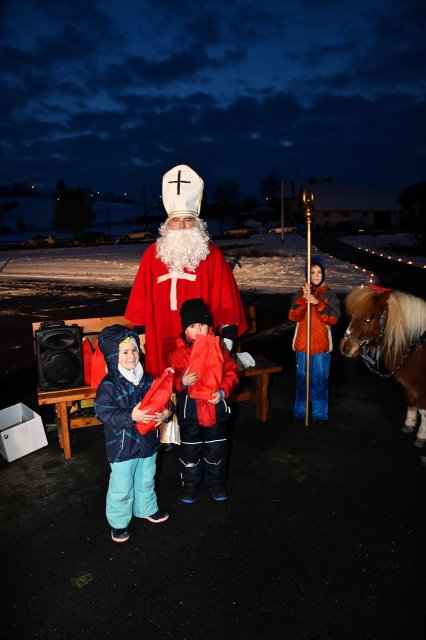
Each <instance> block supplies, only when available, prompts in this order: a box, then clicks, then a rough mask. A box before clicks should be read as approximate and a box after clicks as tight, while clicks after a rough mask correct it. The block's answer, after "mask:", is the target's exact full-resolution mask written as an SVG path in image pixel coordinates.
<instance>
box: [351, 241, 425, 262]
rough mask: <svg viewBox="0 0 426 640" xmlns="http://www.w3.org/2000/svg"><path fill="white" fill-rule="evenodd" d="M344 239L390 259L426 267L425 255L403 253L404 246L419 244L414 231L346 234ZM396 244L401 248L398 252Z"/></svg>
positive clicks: (359, 247)
mask: <svg viewBox="0 0 426 640" xmlns="http://www.w3.org/2000/svg"><path fill="white" fill-rule="evenodd" d="M344 241H345V242H346V243H347V244H350V245H352V246H353V247H357V248H358V249H362V250H363V251H368V252H370V253H374V254H377V255H379V256H382V257H386V258H388V259H389V260H396V261H397V262H405V263H407V264H413V265H415V266H417V267H422V268H424V269H426V259H425V257H424V256H409V255H404V253H403V250H404V247H409V246H412V245H415V244H417V239H416V236H415V235H414V234H412V233H396V234H388V235H381V236H346V237H345V238H344ZM396 245H397V246H398V249H399V250H398V253H396V252H395V250H394V247H395V246H396Z"/></svg>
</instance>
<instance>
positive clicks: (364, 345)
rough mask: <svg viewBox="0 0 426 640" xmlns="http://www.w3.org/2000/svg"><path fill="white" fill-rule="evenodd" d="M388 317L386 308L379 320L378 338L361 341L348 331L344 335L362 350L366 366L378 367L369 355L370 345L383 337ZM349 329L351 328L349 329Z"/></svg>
mask: <svg viewBox="0 0 426 640" xmlns="http://www.w3.org/2000/svg"><path fill="white" fill-rule="evenodd" d="M386 315H387V309H386V307H385V308H384V309H383V310H382V313H381V314H380V318H379V333H378V334H377V335H376V336H369V337H368V338H364V339H363V340H360V339H359V338H356V337H355V336H353V335H352V334H351V333H350V331H346V332H345V334H344V336H343V337H344V338H348V339H349V340H350V341H351V342H354V343H355V344H357V345H358V346H359V347H360V349H361V358H362V359H363V360H364V361H365V363H366V364H370V365H372V366H376V365H377V361H376V360H375V359H374V358H372V357H371V355H370V354H369V353H368V345H369V344H370V343H371V342H373V341H374V340H378V339H379V338H381V337H382V335H383V331H384V329H385V322H386ZM348 329H349V327H348Z"/></svg>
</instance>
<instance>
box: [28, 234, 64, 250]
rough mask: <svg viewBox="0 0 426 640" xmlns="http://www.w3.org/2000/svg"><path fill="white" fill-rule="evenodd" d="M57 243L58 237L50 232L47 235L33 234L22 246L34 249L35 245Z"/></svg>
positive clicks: (42, 245)
mask: <svg viewBox="0 0 426 640" xmlns="http://www.w3.org/2000/svg"><path fill="white" fill-rule="evenodd" d="M55 244H56V238H54V237H53V236H51V235H50V234H48V235H46V236H33V237H32V238H30V239H29V240H24V242H23V243H22V246H23V247H25V248H26V249H32V248H35V247H53V246H54V245H55Z"/></svg>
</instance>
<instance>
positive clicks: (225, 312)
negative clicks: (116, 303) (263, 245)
mask: <svg viewBox="0 0 426 640" xmlns="http://www.w3.org/2000/svg"><path fill="white" fill-rule="evenodd" d="M209 249H210V253H209V255H208V256H207V258H206V259H205V260H202V261H201V262H200V264H199V265H198V267H197V269H196V271H195V272H190V271H188V270H187V269H185V270H184V278H180V277H178V279H177V280H175V281H174V280H173V279H172V277H171V275H170V273H169V270H168V268H167V267H166V265H165V264H164V263H163V262H162V261H161V260H160V259H159V258H156V255H155V254H156V250H157V246H156V243H154V244H152V245H150V246H149V247H148V248H147V250H146V251H145V253H144V255H143V256H142V260H141V262H140V265H139V270H138V272H137V274H136V278H135V281H134V283H133V287H132V290H131V292H130V297H129V301H128V303H127V308H126V312H125V316H126V318H127V319H128V320H130V322H132V323H133V324H134V325H139V326H145V332H146V343H145V350H146V354H145V370H146V371H148V372H149V373H151V374H152V375H153V376H159V375H161V373H162V372H163V371H164V369H165V368H166V367H167V366H168V364H167V363H168V359H169V356H170V353H171V352H172V351H173V350H174V347H175V342H176V338H177V337H178V336H179V335H180V334H181V333H182V325H181V322H180V315H179V310H180V307H181V305H182V303H183V302H185V300H189V299H190V298H202V299H203V301H204V303H205V304H206V305H207V306H208V308H209V310H210V313H211V314H212V317H213V328H214V330H215V332H217V333H219V334H220V326H221V325H225V324H234V325H235V324H236V325H238V335H241V334H242V333H243V332H244V331H245V330H246V329H247V323H246V317H245V312H244V307H243V304H242V301H241V296H240V292H239V290H238V287H237V283H236V282H235V278H234V276H233V274H232V271H231V269H230V268H229V266H228V263H227V262H226V260H225V258H224V255H223V253H222V252H221V251H220V249H218V248H217V247H216V246H215V245H214V244H212V243H209ZM159 279H160V281H159Z"/></svg>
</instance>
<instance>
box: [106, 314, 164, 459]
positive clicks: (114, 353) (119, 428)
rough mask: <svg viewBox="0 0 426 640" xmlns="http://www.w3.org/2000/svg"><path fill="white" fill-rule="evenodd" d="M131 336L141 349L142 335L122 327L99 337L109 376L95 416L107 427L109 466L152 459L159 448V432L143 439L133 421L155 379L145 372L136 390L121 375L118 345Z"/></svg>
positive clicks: (109, 328) (111, 329) (112, 329)
mask: <svg viewBox="0 0 426 640" xmlns="http://www.w3.org/2000/svg"><path fill="white" fill-rule="evenodd" d="M128 336H131V337H132V338H134V339H135V340H136V343H137V345H138V347H140V345H139V336H138V334H137V333H136V332H135V331H133V330H132V329H128V328H127V327H124V326H122V325H119V324H114V325H112V326H110V327H107V328H106V329H103V330H102V331H101V332H100V333H99V336H98V344H99V348H100V350H101V351H102V354H103V356H104V358H105V361H106V364H107V368H108V373H107V375H106V376H105V378H104V379H103V380H102V382H101V383H100V385H99V387H98V390H97V393H96V399H95V414H96V417H97V418H98V420H100V421H101V422H102V423H103V425H104V429H105V438H106V450H107V457H108V460H109V462H122V461H123V460H132V459H133V458H148V457H150V456H152V455H153V454H154V453H155V452H156V451H157V449H158V446H159V430H158V429H156V430H155V431H150V432H149V433H147V434H146V435H142V434H140V433H139V432H138V431H137V430H136V428H135V422H134V421H133V420H132V416H131V414H132V410H133V407H135V406H136V405H137V404H138V402H140V401H141V400H142V398H143V397H144V396H145V394H146V392H147V391H148V389H149V388H150V386H151V384H152V381H153V377H152V375H151V374H149V373H145V372H144V374H143V376H142V379H141V381H140V382H139V384H138V385H137V386H135V385H134V384H132V383H131V382H129V381H128V380H126V378H125V377H124V376H123V375H122V374H121V373H120V372H119V370H118V345H119V344H120V342H122V341H123V340H124V339H125V338H127V337H128Z"/></svg>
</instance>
